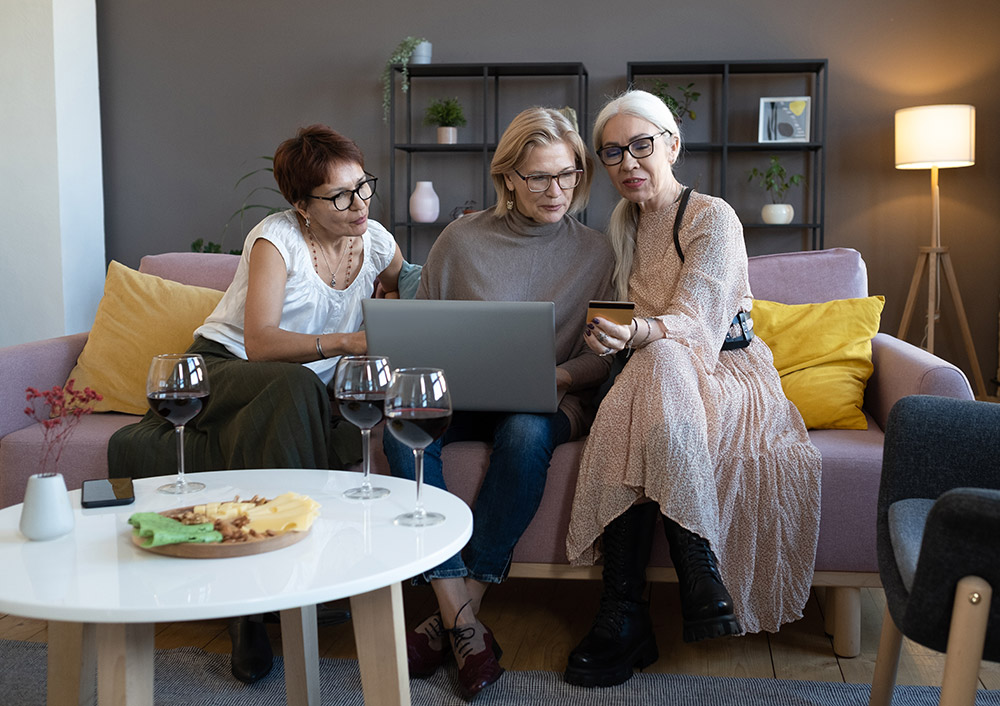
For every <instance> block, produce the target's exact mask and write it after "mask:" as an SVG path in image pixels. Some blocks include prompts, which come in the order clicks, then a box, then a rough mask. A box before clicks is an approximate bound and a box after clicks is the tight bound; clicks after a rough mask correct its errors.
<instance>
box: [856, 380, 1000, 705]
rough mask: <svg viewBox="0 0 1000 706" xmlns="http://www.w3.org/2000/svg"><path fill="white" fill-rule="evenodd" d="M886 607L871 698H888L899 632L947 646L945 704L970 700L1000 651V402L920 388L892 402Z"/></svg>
mask: <svg viewBox="0 0 1000 706" xmlns="http://www.w3.org/2000/svg"><path fill="white" fill-rule="evenodd" d="M877 522H878V526H877V536H876V543H877V548H878V564H879V575H880V577H881V579H882V585H883V587H884V588H885V598H886V612H885V617H884V619H883V622H882V636H881V639H880V642H879V649H878V657H877V659H876V662H875V677H874V679H873V681H872V691H871V699H870V701H869V704H871V706H887V705H888V704H890V703H891V702H892V692H893V687H894V684H895V680H896V668H897V666H898V664H899V652H900V646H901V641H902V635H906V636H907V637H908V638H910V639H911V640H913V641H915V642H918V643H920V644H922V645H924V646H926V647H930V648H932V649H935V650H938V651H939V652H945V653H946V655H947V656H946V658H945V669H944V677H943V681H942V685H941V701H940V703H941V704H948V705H949V706H950V705H957V704H967V705H968V706H972V704H973V703H974V702H975V697H976V687H977V684H978V675H979V664H980V661H981V660H982V659H983V658H984V657H985V658H986V659H989V660H1000V595H998V596H996V597H994V595H993V593H994V590H995V589H996V590H997V591H998V592H1000V405H998V404H992V403H989V402H974V401H969V400H955V399H949V398H944V397H930V396H923V395H914V396H911V397H904V398H903V399H901V400H900V401H899V402H897V403H896V405H895V406H894V407H893V408H892V411H891V412H890V413H889V420H888V424H887V428H886V432H885V450H884V454H883V460H882V482H881V486H880V488H879V498H878V520H877Z"/></svg>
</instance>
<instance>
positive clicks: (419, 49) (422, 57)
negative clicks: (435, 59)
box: [410, 42, 433, 64]
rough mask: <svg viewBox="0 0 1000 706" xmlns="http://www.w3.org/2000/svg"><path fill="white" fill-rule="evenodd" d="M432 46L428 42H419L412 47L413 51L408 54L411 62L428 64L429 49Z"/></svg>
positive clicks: (429, 61) (429, 59)
mask: <svg viewBox="0 0 1000 706" xmlns="http://www.w3.org/2000/svg"><path fill="white" fill-rule="evenodd" d="M432 49H433V46H432V45H431V43H430V42H420V44H418V45H417V46H415V47H414V48H413V53H412V54H410V63H411V64H429V63H431V51H432Z"/></svg>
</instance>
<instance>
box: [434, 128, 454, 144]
mask: <svg viewBox="0 0 1000 706" xmlns="http://www.w3.org/2000/svg"><path fill="white" fill-rule="evenodd" d="M456 142H458V128H457V127H439V128H438V144H439V145H454V144H455V143H456Z"/></svg>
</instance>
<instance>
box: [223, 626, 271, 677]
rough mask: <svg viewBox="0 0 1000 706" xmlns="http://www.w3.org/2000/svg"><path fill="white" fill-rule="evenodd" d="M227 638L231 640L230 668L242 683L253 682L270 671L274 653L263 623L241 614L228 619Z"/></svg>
mask: <svg viewBox="0 0 1000 706" xmlns="http://www.w3.org/2000/svg"><path fill="white" fill-rule="evenodd" d="M229 638H230V639H231V640H232V642H233V655H232V658H231V661H230V669H231V670H232V672H233V676H234V677H236V678H237V679H239V680H240V681H241V682H243V683H244V684H253V683H254V682H255V681H258V680H260V679H263V678H264V677H265V676H267V673H268V672H270V671H271V663H272V661H273V660H274V653H273V652H271V640H270V639H269V638H268V636H267V630H266V629H265V628H264V623H262V622H261V621H260V620H258V619H257V616H254V618H249V617H247V616H245V615H244V616H242V617H239V618H233V619H232V620H230V621H229Z"/></svg>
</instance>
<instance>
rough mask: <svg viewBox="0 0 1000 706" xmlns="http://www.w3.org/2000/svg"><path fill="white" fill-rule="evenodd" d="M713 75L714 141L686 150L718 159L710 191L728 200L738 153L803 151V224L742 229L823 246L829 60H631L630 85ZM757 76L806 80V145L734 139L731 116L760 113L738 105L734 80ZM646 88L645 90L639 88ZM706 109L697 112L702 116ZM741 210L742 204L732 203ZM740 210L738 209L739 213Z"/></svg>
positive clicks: (692, 144) (752, 225) (690, 145)
mask: <svg viewBox="0 0 1000 706" xmlns="http://www.w3.org/2000/svg"><path fill="white" fill-rule="evenodd" d="M696 76H706V77H715V78H718V80H719V87H718V90H717V91H715V92H713V95H712V96H711V97H709V100H712V99H715V100H718V105H717V106H709V108H708V110H710V111H712V110H714V111H715V113H714V114H715V116H716V122H715V124H714V128H715V129H714V135H713V139H711V140H710V141H705V142H685V143H684V145H683V147H684V149H685V150H686V151H688V152H692V153H694V152H701V153H708V154H709V155H711V156H714V157H715V158H716V159H717V161H718V172H717V173H718V178H717V179H716V180H715V183H713V184H711V185H710V186H711V193H713V194H714V195H716V196H719V197H720V198H723V199H726V200H729V199H728V198H727V191H728V183H729V176H730V169H731V167H732V164H731V162H732V157H733V155H734V154H738V153H761V152H769V153H800V154H803V155H805V156H806V158H807V165H808V174H809V181H808V185H807V186H808V197H807V204H806V209H805V210H806V213H805V214H802V215H803V216H804V218H805V220H802V221H797V222H793V223H789V224H787V225H771V224H765V223H744V226H743V227H744V231H745V232H746V231H751V232H753V231H762V230H769V231H774V232H777V233H783V232H788V233H792V232H798V233H800V234H807V236H808V241H809V243H810V247H811V248H812V249H813V250H818V249H822V248H823V244H824V229H825V218H826V208H825V201H826V129H827V126H826V106H827V83H828V62H827V60H826V59H811V60H788V61H785V60H779V61H666V62H629V64H628V82H629V85H630V86H636V82H637V80H640V81H641V80H642V79H644V78H668V77H696ZM750 76H759V77H762V78H763V79H764V80H767V79H772V80H779V79H794V78H796V77H802V78H804V79H805V82H806V84H807V90H806V92H805V93H803V94H802V95H808V96H810V97H811V107H810V116H809V117H810V132H809V141H808V142H766V143H761V142H756V141H748V140H746V139H745V133H744V135H742V136H741V137H743V139H740V140H735V139H733V130H732V129H731V128H732V122H733V121H732V118H733V117H734V115H735V111H737V110H741V111H742V112H743V113H744V114H746V113H749V112H750V111H752V110H756V108H757V106H755V105H749V102H748V101H746V100H745V99H744V101H743V104H741V105H735V104H734V95H733V94H734V82H735V81H737V80H739V79H740V78H741V77H750ZM638 87H642V86H638ZM704 110H705V109H704V108H699V112H703V111H704ZM733 206H734V207H738V204H733ZM738 210H739V209H738Z"/></svg>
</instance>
